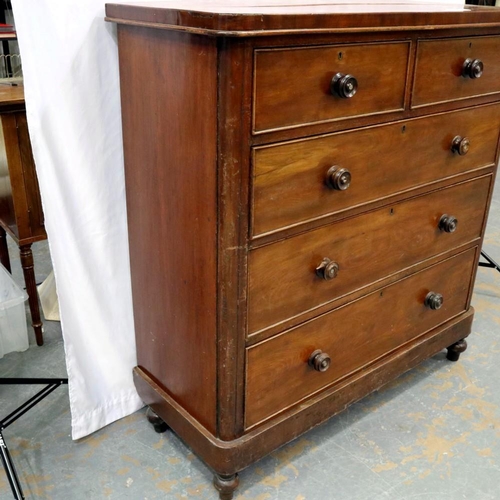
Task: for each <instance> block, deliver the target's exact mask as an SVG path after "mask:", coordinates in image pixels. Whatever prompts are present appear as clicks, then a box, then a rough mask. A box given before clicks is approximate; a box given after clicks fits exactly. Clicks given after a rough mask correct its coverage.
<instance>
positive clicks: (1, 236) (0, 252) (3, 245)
mask: <svg viewBox="0 0 500 500" xmlns="http://www.w3.org/2000/svg"><path fill="white" fill-rule="evenodd" d="M0 262H1V263H2V266H3V267H5V269H7V271H9V273H10V272H12V271H11V270H10V258H9V248H8V247H7V233H6V232H5V229H4V228H3V227H0Z"/></svg>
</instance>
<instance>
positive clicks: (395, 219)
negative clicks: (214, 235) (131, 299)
mask: <svg viewBox="0 0 500 500" xmlns="http://www.w3.org/2000/svg"><path fill="white" fill-rule="evenodd" d="M490 186H491V176H485V177H481V178H479V179H477V180H473V181H467V182H464V183H461V184H458V185H454V186H453V187H449V188H447V189H443V190H439V191H434V192H432V193H430V194H426V195H425V196H419V197H417V198H413V199H411V200H407V201H404V202H401V203H398V204H394V205H391V206H390V207H384V208H380V209H378V210H375V211H373V212H369V213H366V214H363V215H360V216H358V217H355V218H352V219H346V220H343V221H341V222H338V223H336V224H334V225H328V226H325V227H322V228H320V229H316V230H314V231H310V232H307V233H304V234H301V235H299V236H295V237H293V238H289V239H286V240H283V241H280V242H278V243H275V244H272V245H267V246H265V247H261V248H258V249H256V250H253V251H252V252H251V253H250V256H249V278H248V332H249V335H252V334H255V333H257V332H259V331H260V330H263V329H265V328H268V327H271V326H273V325H275V324H277V323H280V322H283V321H285V320H287V319H288V318H292V317H296V322H298V321H300V317H299V315H300V314H302V313H304V312H306V311H308V310H310V309H314V308H316V307H318V306H320V305H322V304H325V303H327V302H332V301H334V300H336V299H338V298H340V297H342V296H344V295H346V294H348V293H351V292H353V291H355V290H357V289H359V288H362V287H364V286H367V285H369V284H370V283H373V282H375V281H378V280H381V279H383V278H385V277H386V276H389V275H391V274H393V273H395V272H397V271H399V270H400V269H405V268H409V267H410V266H412V265H414V264H416V263H417V262H419V261H421V260H425V259H429V258H431V257H432V256H434V255H437V254H440V253H444V252H447V251H449V250H452V249H455V248H457V247H460V246H462V245H466V244H468V243H469V244H470V243H474V242H477V239H478V238H479V237H480V236H481V234H482V230H483V224H484V212H485V209H486V205H487V201H488V195H489V192H490ZM464 200H467V203H464ZM445 213H453V214H455V216H456V217H457V218H458V219H459V221H460V223H459V225H458V228H457V230H456V231H455V232H453V233H445V232H443V231H441V230H440V229H439V221H440V218H441V216H442V215H443V214H445ZM395 255H397V259H395V258H394V256H395ZM325 257H326V258H329V259H331V260H333V261H335V262H337V263H338V273H337V276H336V278H335V279H332V280H328V281H327V282H326V281H325V280H324V279H321V278H320V277H318V276H317V274H316V268H317V267H318V265H319V264H320V263H321V262H322V260H323V259H324V258H325ZM290 290H293V293H290Z"/></svg>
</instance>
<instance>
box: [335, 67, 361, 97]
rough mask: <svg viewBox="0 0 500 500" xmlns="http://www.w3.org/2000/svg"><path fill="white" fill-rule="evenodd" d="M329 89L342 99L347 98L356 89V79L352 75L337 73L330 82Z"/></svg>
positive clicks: (351, 95)
mask: <svg viewBox="0 0 500 500" xmlns="http://www.w3.org/2000/svg"><path fill="white" fill-rule="evenodd" d="M330 91H331V93H332V94H335V95H338V96H339V97H342V99H349V98H350V97H353V96H354V94H355V93H356V92H357V91H358V81H357V80H356V78H354V77H353V76H352V75H344V74H343V73H337V74H336V75H335V76H334V77H333V78H332V81H331V83H330Z"/></svg>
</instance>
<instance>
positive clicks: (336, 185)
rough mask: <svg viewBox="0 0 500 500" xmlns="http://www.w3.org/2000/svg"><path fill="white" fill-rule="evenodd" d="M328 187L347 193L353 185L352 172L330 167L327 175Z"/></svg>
mask: <svg viewBox="0 0 500 500" xmlns="http://www.w3.org/2000/svg"><path fill="white" fill-rule="evenodd" d="M326 185H327V186H328V187H329V188H330V189H336V190H337V191H345V190H346V189H347V188H348V187H349V186H350V185H351V172H349V170H347V168H340V167H337V166H333V167H330V168H329V169H328V172H327V173H326Z"/></svg>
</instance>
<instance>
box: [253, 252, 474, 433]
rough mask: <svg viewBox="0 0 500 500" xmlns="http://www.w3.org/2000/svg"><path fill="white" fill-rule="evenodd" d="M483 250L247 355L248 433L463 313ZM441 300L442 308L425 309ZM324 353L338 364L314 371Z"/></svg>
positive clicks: (286, 334) (290, 332)
mask: <svg viewBox="0 0 500 500" xmlns="http://www.w3.org/2000/svg"><path fill="white" fill-rule="evenodd" d="M476 248H477V247H475V248H472V249H469V250H467V251H466V252H464V253H461V254H459V255H457V256H455V257H453V258H451V259H448V260H446V261H444V262H442V263H440V264H438V265H435V266H432V267H430V268H427V269H425V270H424V271H422V272H419V273H416V274H413V275H412V276H410V277H408V278H405V279H403V280H401V281H398V282H397V283H394V284H392V285H390V286H388V287H385V288H383V289H382V290H378V291H376V292H373V293H371V294H369V295H367V296H365V297H363V298H361V299H359V300H357V301H355V302H351V303H350V304H347V305H346V306H343V307H340V308H338V309H335V310H334V311H332V312H330V313H328V314H324V315H323V316H320V317H318V318H317V319H314V320H312V321H309V322H307V323H305V324H303V325H301V326H299V327H297V328H294V329H292V330H288V331H287V332H284V333H282V334H280V335H278V336H276V337H272V338H271V339H268V340H266V341H264V342H261V343H260V344H257V345H255V346H252V347H250V348H248V349H247V380H246V426H247V427H251V426H252V425H255V424H257V423H258V422H260V421H262V420H263V419H265V418H267V417H269V416H271V415H273V414H275V413H277V412H279V411H281V410H283V409H285V408H287V407H289V406H291V405H293V404H295V403H297V402H299V401H300V400H302V399H304V398H306V397H308V396H310V395H312V394H314V393H315V392H317V391H319V390H320V389H323V388H325V387H326V386H328V385H331V384H332V383H334V382H335V381H338V380H339V379H341V378H342V377H345V376H347V375H349V374H351V373H353V372H354V371H356V370H358V369H360V368H362V367H363V366H366V365H367V364H369V363H372V362H374V361H375V360H377V359H379V358H381V357H382V356H385V355H387V354H389V353H390V352H391V351H394V350H395V349H397V348H398V347H401V346H402V345H404V344H405V343H406V342H409V341H411V340H413V339H415V338H416V337H418V336H420V335H423V334H424V333H425V332H427V331H429V330H432V329H433V328H435V327H437V326H438V325H440V324H442V323H444V322H445V321H447V320H448V319H451V318H452V317H454V316H457V315H459V314H460V313H462V312H464V311H465V310H466V308H467V306H468V297H469V288H470V284H471V277H472V275H473V266H474V264H475V252H476ZM429 292H436V293H439V294H441V295H442V297H443V299H444V301H443V305H442V307H441V308H440V309H437V310H432V309H430V308H429V307H426V306H425V304H424V302H425V298H426V296H427V294H428V293H429ZM317 349H320V350H321V351H323V352H324V353H327V354H328V355H329V356H330V358H331V365H330V368H329V369H328V370H327V371H325V372H319V371H316V370H315V369H313V368H312V367H310V366H309V365H308V359H309V357H310V355H311V353H312V352H313V351H315V350H317Z"/></svg>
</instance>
